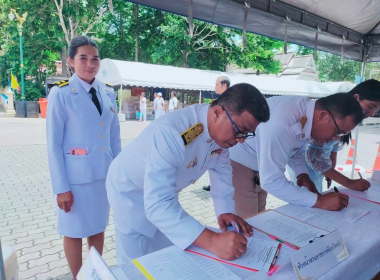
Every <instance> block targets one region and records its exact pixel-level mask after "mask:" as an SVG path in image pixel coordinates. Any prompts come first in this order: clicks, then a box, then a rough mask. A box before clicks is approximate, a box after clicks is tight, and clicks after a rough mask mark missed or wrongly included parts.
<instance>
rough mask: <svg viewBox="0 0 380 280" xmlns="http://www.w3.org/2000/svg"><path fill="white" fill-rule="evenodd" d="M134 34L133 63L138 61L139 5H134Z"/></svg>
mask: <svg viewBox="0 0 380 280" xmlns="http://www.w3.org/2000/svg"><path fill="white" fill-rule="evenodd" d="M135 17H136V32H135V61H136V62H138V61H139V5H137V4H136V5H135Z"/></svg>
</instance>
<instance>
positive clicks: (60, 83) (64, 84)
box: [53, 80, 69, 87]
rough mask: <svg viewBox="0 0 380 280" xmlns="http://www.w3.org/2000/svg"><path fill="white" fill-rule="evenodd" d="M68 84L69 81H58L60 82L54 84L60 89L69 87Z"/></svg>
mask: <svg viewBox="0 0 380 280" xmlns="http://www.w3.org/2000/svg"><path fill="white" fill-rule="evenodd" d="M68 84H69V80H62V81H58V82H55V83H53V85H56V86H59V87H63V86H67V85H68Z"/></svg>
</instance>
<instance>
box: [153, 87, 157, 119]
mask: <svg viewBox="0 0 380 280" xmlns="http://www.w3.org/2000/svg"><path fill="white" fill-rule="evenodd" d="M157 100H158V95H157V92H155V93H154V99H153V112H154V119H157Z"/></svg>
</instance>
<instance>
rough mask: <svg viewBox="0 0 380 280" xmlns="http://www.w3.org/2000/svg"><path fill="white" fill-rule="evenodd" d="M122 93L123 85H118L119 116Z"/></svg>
mask: <svg viewBox="0 0 380 280" xmlns="http://www.w3.org/2000/svg"><path fill="white" fill-rule="evenodd" d="M122 91H123V84H121V85H120V90H119V114H121V104H122V103H121V102H122V100H121V98H122V97H121V96H122V95H123V92H122Z"/></svg>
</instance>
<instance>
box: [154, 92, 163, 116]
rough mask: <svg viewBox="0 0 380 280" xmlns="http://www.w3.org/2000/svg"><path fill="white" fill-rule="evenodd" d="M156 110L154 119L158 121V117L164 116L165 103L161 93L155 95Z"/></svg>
mask: <svg viewBox="0 0 380 280" xmlns="http://www.w3.org/2000/svg"><path fill="white" fill-rule="evenodd" d="M156 104H157V105H156V106H157V109H156V119H158V118H159V117H161V116H163V115H165V108H164V105H165V101H164V99H163V98H162V93H161V92H159V93H157V103H156Z"/></svg>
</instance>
